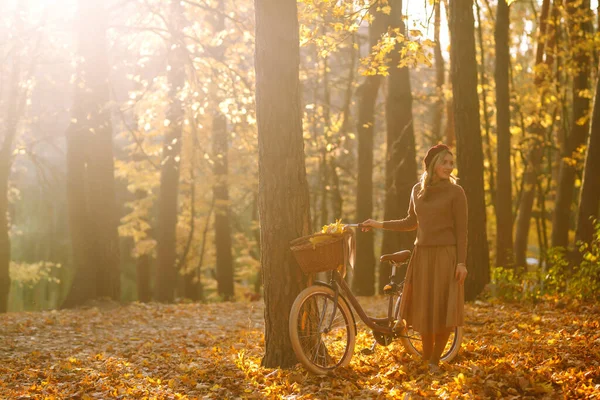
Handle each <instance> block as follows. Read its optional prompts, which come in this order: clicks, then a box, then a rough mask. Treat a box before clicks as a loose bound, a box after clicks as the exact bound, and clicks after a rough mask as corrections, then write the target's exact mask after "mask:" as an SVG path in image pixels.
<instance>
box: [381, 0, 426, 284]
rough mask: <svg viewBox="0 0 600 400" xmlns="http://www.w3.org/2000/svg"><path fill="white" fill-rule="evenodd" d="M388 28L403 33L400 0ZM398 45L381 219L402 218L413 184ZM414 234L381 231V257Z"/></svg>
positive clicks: (385, 272) (408, 107)
mask: <svg viewBox="0 0 600 400" xmlns="http://www.w3.org/2000/svg"><path fill="white" fill-rule="evenodd" d="M390 5H391V13H390V27H391V28H393V29H395V28H399V29H400V32H403V33H404V31H405V26H404V21H403V20H402V0H391V1H390ZM401 47H402V46H401V45H397V46H396V48H395V49H394V50H393V51H392V54H391V56H390V74H389V77H388V95H387V102H386V110H385V111H386V113H385V115H386V121H387V155H386V166H385V205H384V213H383V219H384V220H386V221H389V220H393V219H399V218H403V217H404V215H405V214H406V210H408V204H409V202H410V194H411V191H412V188H413V186H414V184H415V183H416V182H417V162H416V151H415V132H414V124H413V116H412V92H411V86H410V72H409V70H408V67H402V68H398V63H399V62H400V53H399V52H400V49H401ZM414 241H415V232H414V231H413V232H394V231H387V230H386V231H383V241H382V245H381V254H389V253H393V252H396V251H399V250H404V249H408V248H411V247H412V246H413V244H414ZM390 273H391V266H390V264H389V263H387V262H386V263H381V264H380V266H379V285H378V289H379V292H381V291H382V290H383V287H384V286H385V285H386V284H387V283H388V281H389V275H390Z"/></svg>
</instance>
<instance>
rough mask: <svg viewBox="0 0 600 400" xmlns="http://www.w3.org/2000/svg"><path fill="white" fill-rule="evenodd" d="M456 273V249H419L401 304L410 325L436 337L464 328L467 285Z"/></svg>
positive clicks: (416, 249) (408, 272) (420, 331)
mask: <svg viewBox="0 0 600 400" xmlns="http://www.w3.org/2000/svg"><path fill="white" fill-rule="evenodd" d="M455 273H456V246H419V245H417V246H415V248H414V250H413V254H412V257H411V259H410V263H409V265H408V270H407V271H406V280H405V282H404V292H403V294H402V302H401V304H400V310H401V315H402V318H403V319H404V320H406V323H407V324H408V326H412V327H413V329H414V330H415V331H417V332H419V333H421V334H423V333H426V334H436V333H444V332H449V331H452V330H453V329H454V327H456V326H461V325H463V322H464V310H463V309H464V296H465V295H464V286H463V285H459V284H458V282H457V281H456V277H455Z"/></svg>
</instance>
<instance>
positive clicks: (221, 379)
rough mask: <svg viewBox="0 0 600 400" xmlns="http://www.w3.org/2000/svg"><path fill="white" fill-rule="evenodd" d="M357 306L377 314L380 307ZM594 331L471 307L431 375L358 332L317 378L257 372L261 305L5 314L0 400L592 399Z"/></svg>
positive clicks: (518, 310)
mask: <svg viewBox="0 0 600 400" xmlns="http://www.w3.org/2000/svg"><path fill="white" fill-rule="evenodd" d="M361 302H364V303H365V304H367V305H368V308H369V310H370V311H371V312H373V313H376V310H380V309H381V306H382V304H383V301H382V299H381V298H377V297H375V298H361ZM383 308H385V307H383ZM383 312H385V310H384V311H383ZM599 320H600V307H598V306H596V305H585V304H578V303H576V302H574V303H565V302H558V301H557V302H554V301H552V299H549V301H547V302H544V303H542V304H538V305H532V304H530V303H524V304H512V305H511V304H499V303H494V302H479V301H478V302H476V303H474V304H470V305H467V308H466V327H465V339H464V342H463V345H462V349H461V352H460V353H459V356H458V357H457V358H456V359H455V360H454V361H453V362H451V363H450V364H442V370H443V372H442V373H441V374H438V375H432V374H430V373H428V372H426V370H425V368H424V367H423V366H422V365H421V363H420V362H419V361H418V360H415V359H413V358H411V357H410V356H409V355H407V354H406V353H405V351H404V349H403V348H402V346H401V345H400V343H399V342H394V343H393V344H392V345H390V346H389V347H387V348H385V347H380V346H378V347H377V350H376V352H375V354H373V355H362V354H361V353H360V351H359V350H360V349H361V348H366V347H369V346H370V345H371V343H372V336H371V335H370V333H369V332H367V331H366V328H365V326H364V325H362V324H360V325H359V334H358V340H357V351H356V354H355V356H354V357H353V359H352V362H351V363H350V366H349V367H347V368H344V369H342V370H339V371H337V372H336V373H335V374H334V375H333V376H326V377H317V376H313V375H310V374H309V373H308V372H306V371H305V370H304V369H303V368H302V367H301V366H300V365H297V366H296V367H294V368H291V369H266V368H262V367H261V366H260V359H261V356H262V353H263V345H264V343H263V340H264V339H263V330H264V326H263V325H264V322H263V306H262V302H251V303H250V302H240V303H235V304H232V303H228V304H222V303H221V304H205V305H200V304H176V305H159V304H140V303H133V304H131V305H129V306H127V307H122V306H117V305H115V304H113V303H97V304H95V305H94V306H91V307H88V308H86V309H80V310H76V311H48V312H42V313H11V314H5V315H2V316H0V337H2V347H1V348H0V357H1V359H2V364H0V398H7V399H8V398H11V399H17V398H19V399H26V398H34V399H66V398H73V399H75V398H77V399H97V398H102V399H107V398H121V399H130V398H156V399H196V398H213V399H234V398H235V399H259V398H285V397H290V398H292V397H293V398H298V399H303V398H307V399H308V398H329V399H335V398H347V399H358V398H361V399H367V398H368V399H397V398H400V397H401V396H405V395H407V396H408V397H402V398H411V399H418V398H424V397H438V398H499V397H502V398H522V397H526V398H593V396H598V395H600V322H599Z"/></svg>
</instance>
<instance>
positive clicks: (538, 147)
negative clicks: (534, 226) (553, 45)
mask: <svg viewBox="0 0 600 400" xmlns="http://www.w3.org/2000/svg"><path fill="white" fill-rule="evenodd" d="M549 11H550V0H544V1H543V3H542V11H541V14H540V24H539V30H538V35H537V37H538V44H537V46H538V47H537V49H536V57H535V68H534V71H535V76H534V82H535V84H536V86H537V87H538V90H539V95H540V97H543V96H544V94H543V91H544V90H543V86H544V81H545V80H546V79H548V77H547V76H546V75H545V74H544V73H543V72H542V68H540V67H541V64H542V63H544V53H545V48H546V42H547V40H548V38H547V37H546V35H547V30H548V15H549ZM530 129H531V133H532V136H533V141H532V144H531V149H530V151H529V155H528V159H527V165H526V168H525V172H524V174H523V191H522V193H521V200H520V202H519V207H518V212H517V217H516V220H515V225H516V230H515V243H514V249H515V251H514V257H515V265H516V266H518V267H525V266H526V264H527V262H526V258H527V243H528V239H529V228H530V226H531V211H532V208H533V201H534V198H535V192H536V190H537V189H536V188H537V180H538V173H539V168H540V164H541V162H542V156H543V150H544V149H543V145H544V140H545V139H544V129H543V127H542V126H541V124H540V123H539V121H538V122H534V123H533V124H532V126H531V128H530Z"/></svg>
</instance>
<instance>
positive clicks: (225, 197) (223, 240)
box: [210, 1, 234, 301]
mask: <svg viewBox="0 0 600 400" xmlns="http://www.w3.org/2000/svg"><path fill="white" fill-rule="evenodd" d="M217 7H218V10H219V13H216V14H215V15H214V17H213V21H212V25H213V30H214V33H215V35H216V34H218V33H219V32H221V31H223V30H224V29H225V17H224V15H225V14H224V13H223V1H219V2H218V5H217ZM224 52H225V46H224V44H220V45H219V46H217V47H216V48H215V49H214V50H213V53H214V56H215V58H216V59H217V60H219V61H221V62H223V61H224ZM219 92H220V88H219V87H218V86H217V84H216V82H213V84H212V86H211V93H210V96H211V97H212V99H211V100H212V101H213V107H214V111H213V113H214V114H213V118H212V121H213V122H212V132H213V155H214V157H213V160H214V166H213V173H214V175H215V185H214V186H213V196H214V202H215V203H214V204H215V206H214V207H215V222H214V224H215V225H214V226H215V248H216V259H217V260H216V274H217V293H218V294H219V295H220V296H221V298H222V299H223V300H225V301H228V300H232V299H233V297H234V279H233V278H234V276H233V275H234V268H233V255H232V244H231V215H230V204H229V178H228V175H229V161H228V160H229V157H228V153H229V140H228V136H229V135H228V133H227V119H226V118H225V115H223V114H222V113H221V112H220V111H219V108H218V107H219V103H220V102H221V100H222V99H221V95H220V93H219Z"/></svg>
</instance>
